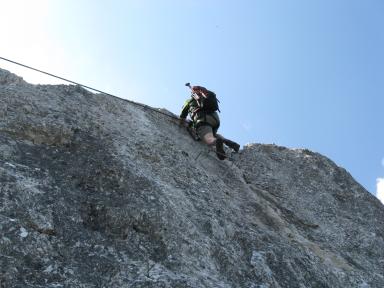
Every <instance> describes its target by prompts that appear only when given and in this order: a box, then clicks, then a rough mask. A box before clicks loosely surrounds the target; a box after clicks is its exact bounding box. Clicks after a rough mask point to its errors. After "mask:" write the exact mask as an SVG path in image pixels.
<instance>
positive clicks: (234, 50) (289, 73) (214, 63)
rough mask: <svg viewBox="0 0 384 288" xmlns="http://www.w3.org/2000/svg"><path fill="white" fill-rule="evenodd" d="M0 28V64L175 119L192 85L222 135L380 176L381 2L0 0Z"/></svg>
mask: <svg viewBox="0 0 384 288" xmlns="http://www.w3.org/2000/svg"><path fill="white" fill-rule="evenodd" d="M0 27H1V28H0V29H1V32H2V35H3V36H2V37H1V39H0V52H1V53H0V56H1V57H6V58H10V59H13V60H15V61H20V62H23V63H25V64H27V65H31V66H36V67H37V68H40V69H42V70H48V71H49V72H52V73H57V74H59V75H61V76H63V77H66V78H69V79H73V80H75V81H78V82H80V83H84V84H86V85H89V86H94V87H96V88H98V89H100V90H105V91H106V92H109V93H112V94H115V95H117V96H119V97H122V98H128V99H132V100H135V101H139V102H142V103H145V104H148V105H151V106H154V107H164V108H166V109H168V110H170V111H172V112H174V113H176V114H178V113H179V111H180V108H181V105H182V104H183V102H184V100H185V99H186V98H187V97H188V96H189V94H188V90H187V89H186V87H185V86H184V83H185V82H191V83H192V84H198V85H203V86H206V87H207V88H210V89H212V90H213V91H215V92H216V93H217V95H218V97H219V99H220V101H221V111H222V113H221V118H222V126H221V133H222V134H223V135H225V136H227V137H229V138H232V139H234V140H236V141H238V142H240V143H241V144H246V143H253V142H254V143H275V144H277V145H283V146H287V147H290V148H308V149H311V150H313V151H316V152H319V153H322V154H324V155H326V156H327V157H329V158H331V159H332V160H334V161H335V162H336V163H337V164H338V165H340V166H342V167H344V168H346V169H347V170H348V171H349V172H350V173H351V174H352V176H354V178H355V179H356V180H357V181H359V182H360V183H361V184H362V185H363V186H364V187H365V188H366V189H368V190H369V191H370V192H372V193H374V194H375V193H376V189H377V187H376V186H377V183H379V182H378V181H379V180H378V179H382V178H384V135H383V130H384V129H383V122H384V121H383V117H382V115H383V108H384V93H383V92H384V53H383V51H384V29H383V27H384V1H382V0H364V1H363V0H290V1H286V0H248V1H246V0H236V1H229V0H228V1H225V0H162V1H158V0H137V1H133V0H131V1H129V0H125V1H123V0H110V1H98V0H92V1H90V0H76V1H75V0H62V1H60V0H57V1H49V0H35V1H27V0H25V1H21V0H9V1H7V0H5V1H2V8H1V12H0ZM0 67H2V68H5V69H8V70H11V71H12V72H14V73H17V74H19V75H21V76H23V77H24V78H25V79H26V80H27V81H29V82H32V83H37V82H40V83H56V82H55V80H52V79H49V78H44V77H41V76H40V75H36V74H33V73H32V72H27V71H25V70H23V69H19V68H17V67H15V66H13V65H9V64H7V63H6V62H4V61H0ZM382 181H384V180H382ZM383 184H384V182H383ZM382 186H383V187H384V185H382ZM383 193H384V192H383Z"/></svg>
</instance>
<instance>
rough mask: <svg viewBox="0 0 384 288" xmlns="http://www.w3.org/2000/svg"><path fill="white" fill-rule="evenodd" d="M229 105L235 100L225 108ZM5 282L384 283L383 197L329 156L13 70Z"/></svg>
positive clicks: (4, 119) (0, 86) (1, 266)
mask: <svg viewBox="0 0 384 288" xmlns="http://www.w3.org/2000/svg"><path fill="white" fill-rule="evenodd" d="M224 113H225V112H224ZM0 183H1V186H0V287H7V288H8V287H223V288H224V287H248V288H267V287H271V288H272V287H281V288H286V287H300V288H304V287H332V288H334V287H343V288H344V287H361V288H367V287H377V288H381V287H384V224H383V223H384V206H383V205H382V204H381V203H380V202H379V201H378V200H377V199H376V198H375V197H374V196H372V195H371V194H370V193H368V192H367V191H366V190H365V189H364V188H363V187H362V186H361V185H359V184H358V183H357V182H356V181H355V180H354V179H353V178H352V177H351V175H350V174H349V173H348V172H347V171H346V170H344V169H343V168H341V167H338V166H337V165H336V164H335V163H333V162H332V161H331V160H330V159H328V158H326V157H324V156H322V155H320V154H318V153H314V152H311V151H309V150H306V149H288V148H284V147H279V146H276V145H262V144H250V145H246V146H245V147H243V149H242V150H240V153H238V154H233V155H232V156H231V159H229V160H225V161H219V160H218V159H217V158H216V156H215V155H214V153H212V152H211V151H210V150H208V148H207V147H206V146H205V145H203V144H202V143H200V142H195V141H194V140H193V139H192V138H191V137H190V136H189V135H188V133H187V132H186V131H185V130H184V129H182V128H180V127H178V126H177V125H176V124H175V123H174V122H173V120H172V119H171V118H169V117H166V116H164V115H163V114H159V113H156V112H154V111H153V110H151V109H143V108H141V107H140V106H137V105H134V104H132V103H130V102H127V101H124V100H121V99H117V98H113V97H108V96H106V95H101V94H93V93H91V92H89V91H87V90H85V89H83V88H81V87H79V86H72V85H70V86H67V85H32V84H28V83H26V82H25V81H23V80H22V79H21V78H20V77H18V76H16V75H13V74H11V73H9V72H8V71H6V70H2V69H0Z"/></svg>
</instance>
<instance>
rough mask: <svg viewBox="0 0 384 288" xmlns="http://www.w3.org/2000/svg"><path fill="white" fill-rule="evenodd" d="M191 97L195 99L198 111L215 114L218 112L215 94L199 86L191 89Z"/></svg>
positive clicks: (217, 101)
mask: <svg viewBox="0 0 384 288" xmlns="http://www.w3.org/2000/svg"><path fill="white" fill-rule="evenodd" d="M192 94H193V95H192V96H193V98H195V99H196V101H197V103H198V105H199V108H200V111H205V112H215V111H219V112H220V109H219V102H220V101H219V100H218V99H217V98H216V94H215V93H214V92H212V91H209V90H208V89H206V88H204V87H201V86H193V87H192ZM196 96H197V97H196Z"/></svg>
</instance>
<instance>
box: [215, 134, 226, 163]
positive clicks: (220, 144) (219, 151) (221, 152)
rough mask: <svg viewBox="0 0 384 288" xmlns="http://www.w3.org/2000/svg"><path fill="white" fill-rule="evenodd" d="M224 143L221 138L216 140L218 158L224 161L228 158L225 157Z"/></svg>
mask: <svg viewBox="0 0 384 288" xmlns="http://www.w3.org/2000/svg"><path fill="white" fill-rule="evenodd" d="M223 143H224V142H223V140H222V139H220V138H217V139H216V155H217V158H219V159H220V160H224V159H225V158H227V157H226V156H225V151H224V145H223Z"/></svg>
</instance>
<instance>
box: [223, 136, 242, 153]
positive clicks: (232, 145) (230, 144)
mask: <svg viewBox="0 0 384 288" xmlns="http://www.w3.org/2000/svg"><path fill="white" fill-rule="evenodd" d="M224 144H225V145H227V146H228V147H229V148H232V149H233V150H235V152H236V153H237V152H239V150H240V145H239V144H237V143H236V142H233V141H231V140H228V139H224Z"/></svg>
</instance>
